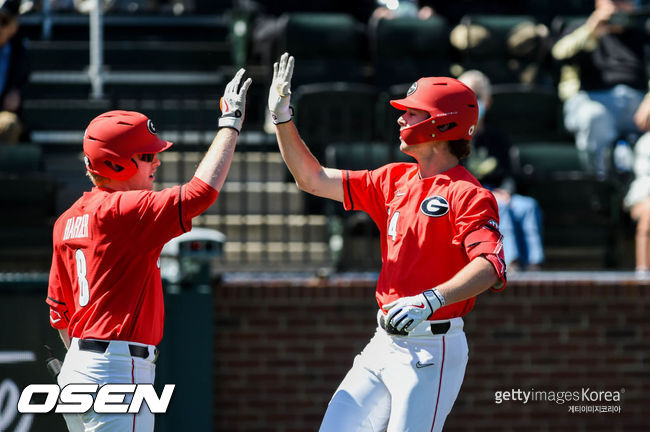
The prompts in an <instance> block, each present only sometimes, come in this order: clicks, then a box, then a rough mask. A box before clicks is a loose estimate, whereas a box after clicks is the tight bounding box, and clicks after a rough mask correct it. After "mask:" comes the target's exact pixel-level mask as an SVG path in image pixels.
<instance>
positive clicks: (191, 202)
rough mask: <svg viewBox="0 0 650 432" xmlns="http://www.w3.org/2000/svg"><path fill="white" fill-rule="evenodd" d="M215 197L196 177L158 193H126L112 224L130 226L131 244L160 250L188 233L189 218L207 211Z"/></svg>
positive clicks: (190, 222) (209, 187) (190, 223)
mask: <svg viewBox="0 0 650 432" xmlns="http://www.w3.org/2000/svg"><path fill="white" fill-rule="evenodd" d="M217 195H218V193H217V191H216V190H215V189H214V188H212V187H211V186H210V185H208V184H207V183H205V182H203V181H202V180H200V179H198V178H197V177H194V178H192V180H191V181H189V182H188V183H186V184H183V185H180V186H174V187H172V188H168V189H163V190H162V191H159V192H154V191H129V192H125V193H124V194H123V195H122V196H121V197H120V200H119V204H118V206H117V209H116V211H117V213H118V214H116V215H115V216H116V217H115V218H114V220H115V221H119V223H120V224H125V223H126V224H130V225H131V228H133V229H132V230H131V232H132V233H133V237H132V239H133V240H134V244H137V243H135V241H136V239H138V240H141V241H146V242H147V244H148V245H149V246H151V247H157V246H162V245H164V244H165V243H167V242H168V241H169V240H171V239H172V238H174V237H176V236H179V235H181V234H182V233H184V232H187V231H189V230H191V229H192V218H193V217H195V216H198V215H199V214H201V213H203V212H204V211H205V210H206V209H207V208H208V207H210V206H211V205H212V203H214V201H215V200H216V199H217Z"/></svg>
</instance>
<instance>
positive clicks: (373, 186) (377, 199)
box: [342, 170, 387, 227]
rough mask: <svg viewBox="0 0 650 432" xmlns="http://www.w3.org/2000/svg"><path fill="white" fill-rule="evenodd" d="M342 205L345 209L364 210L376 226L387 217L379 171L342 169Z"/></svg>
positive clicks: (381, 223) (382, 223)
mask: <svg viewBox="0 0 650 432" xmlns="http://www.w3.org/2000/svg"><path fill="white" fill-rule="evenodd" d="M342 174H343V207H344V208H345V209H346V210H361V211H365V212H366V213H368V214H369V215H370V217H371V218H372V219H373V220H374V221H375V223H376V224H377V225H378V226H380V227H381V226H383V225H385V223H384V222H385V220H386V218H387V214H386V205H385V199H384V195H383V193H382V189H381V175H380V174H381V171H380V170H374V171H368V170H363V171H349V170H343V171H342Z"/></svg>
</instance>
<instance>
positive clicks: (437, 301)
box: [422, 288, 445, 311]
mask: <svg viewBox="0 0 650 432" xmlns="http://www.w3.org/2000/svg"><path fill="white" fill-rule="evenodd" d="M422 295H423V296H424V298H425V299H427V301H428V302H429V306H431V310H433V311H435V310H436V309H438V308H441V307H442V306H444V305H445V298H444V297H443V296H442V294H441V293H440V291H438V290H437V289H436V288H431V289H430V290H426V291H424V292H423V293H422ZM434 305H436V307H433V306H434Z"/></svg>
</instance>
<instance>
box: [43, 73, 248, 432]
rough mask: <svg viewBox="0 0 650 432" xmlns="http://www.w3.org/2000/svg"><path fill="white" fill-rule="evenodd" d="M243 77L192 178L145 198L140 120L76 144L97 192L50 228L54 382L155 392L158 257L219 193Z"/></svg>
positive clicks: (120, 427)
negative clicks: (57, 362) (62, 348)
mask: <svg viewBox="0 0 650 432" xmlns="http://www.w3.org/2000/svg"><path fill="white" fill-rule="evenodd" d="M244 72H245V71H244V70H243V69H241V70H240V71H239V72H238V73H237V74H236V75H235V77H234V79H233V80H232V81H231V82H230V83H229V84H228V85H227V86H226V90H225V93H224V96H223V98H222V99H221V110H222V112H223V114H222V116H221V117H220V118H219V122H218V123H219V128H220V129H219V131H218V133H217V135H216V137H215V138H214V141H213V142H212V145H211V146H210V148H209V149H208V151H207V153H206V154H205V156H204V158H203V160H202V161H201V163H200V165H199V167H198V168H197V170H196V172H195V174H194V177H193V178H192V179H191V180H190V181H189V182H187V183H185V184H183V185H180V186H175V187H172V188H168V189H164V190H161V191H159V192H155V191H153V190H152V188H153V181H154V175H155V172H156V169H157V168H158V167H159V166H160V160H159V159H158V157H157V154H158V153H159V152H162V151H165V150H167V149H168V148H169V147H170V146H171V145H172V143H170V142H167V141H163V140H161V139H160V138H158V136H157V135H156V130H155V128H154V126H153V124H152V122H151V120H149V119H148V118H147V117H146V116H145V115H143V114H140V113H137V112H130V111H110V112H107V113H104V114H102V115H100V116H98V117H96V118H95V119H94V120H93V121H91V122H90V124H89V125H88V128H87V129H86V132H85V134H84V141H83V150H84V154H85V162H86V169H87V171H88V175H89V177H90V178H91V180H92V182H93V184H94V185H95V187H93V188H92V190H91V191H90V192H85V193H84V194H83V196H82V197H81V198H79V200H77V202H75V203H74V204H73V205H72V207H70V208H69V209H68V210H66V211H65V212H64V213H63V214H62V215H61V216H60V217H59V219H58V220H57V221H56V223H55V225H54V232H53V242H54V254H53V257H52V268H51V271H50V279H49V289H48V296H47V303H48V305H49V306H50V323H51V325H52V326H53V327H54V328H56V329H58V330H59V332H60V333H61V337H62V339H63V341H64V343H65V345H66V347H67V348H68V352H67V354H66V356H65V361H64V362H63V366H62V369H61V373H60V375H59V377H58V383H59V385H60V386H61V387H64V386H65V385H67V384H70V383H92V384H99V385H100V386H101V385H103V384H106V383H138V384H140V383H153V381H154V374H155V364H154V362H155V360H156V357H157V349H156V345H157V344H158V343H159V342H160V340H161V338H162V334H163V320H164V315H165V311H164V305H163V292H162V284H161V279H160V260H159V255H160V252H161V249H162V247H163V245H164V244H165V243H166V242H167V241H169V240H171V239H172V238H174V237H176V236H178V235H180V234H182V233H184V232H187V231H189V230H190V229H191V227H192V218H193V217H195V216H197V215H199V214H201V213H203V212H204V211H205V210H206V209H207V208H208V207H209V206H210V205H212V203H213V202H214V201H215V199H216V198H217V195H218V193H219V190H220V189H221V187H222V185H223V183H224V181H225V178H226V175H227V173H228V169H229V167H230V162H231V160H232V156H233V152H234V149H235V145H236V142H237V137H238V135H239V131H240V130H241V127H242V123H243V121H244V108H245V102H246V92H247V91H248V87H249V86H250V84H251V80H250V78H249V79H248V80H246V81H245V82H244V83H243V84H242V85H241V88H240V82H241V79H242V76H243V74H244ZM66 422H67V424H68V428H69V429H70V431H83V430H86V431H90V430H92V431H97V432H99V431H153V428H154V416H153V414H152V413H151V412H149V410H148V409H147V407H146V404H144V405H143V408H142V409H141V411H140V413H139V414H137V415H136V414H97V413H95V412H94V411H92V410H91V411H88V412H87V413H85V414H82V415H66Z"/></svg>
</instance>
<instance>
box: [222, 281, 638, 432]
mask: <svg viewBox="0 0 650 432" xmlns="http://www.w3.org/2000/svg"><path fill="white" fill-rule="evenodd" d="M551 279H552V278H551ZM215 298H216V299H217V300H216V304H215V312H216V314H215V316H216V318H215V326H216V328H215V333H216V343H215V349H216V353H215V364H214V368H213V371H214V375H213V379H214V388H215V400H214V425H215V430H218V431H260V432H261V431H277V432H298V431H300V432H303V431H316V430H318V425H319V424H320V420H321V418H322V415H323V413H324V412H325V408H326V406H327V402H328V401H329V398H330V397H331V395H332V393H333V391H334V390H335V389H336V387H337V386H338V384H339V382H340V380H341V379H342V378H343V376H344V375H345V373H346V371H347V370H348V368H349V367H350V366H351V364H352V359H353V358H354V355H355V354H356V353H357V352H358V351H359V350H360V349H361V348H363V346H364V345H365V344H366V343H367V341H368V340H369V338H370V337H371V335H372V333H373V332H374V319H375V313H376V303H375V301H374V283H373V282H372V281H368V280H358V281H329V282H328V281H324V280H323V281H319V280H301V281H293V282H292V281H274V282H269V281H266V282H259V281H258V282H229V283H225V284H223V285H221V286H219V287H218V288H217V295H216V296H215ZM465 329H466V333H467V335H468V340H469V347H470V360H469V364H468V368H467V373H466V377H465V381H464V384H463V387H462V389H461V392H460V395H459V398H458V400H457V401H456V404H455V406H454V409H453V410H452V413H451V415H450V416H449V417H448V419H447V423H446V427H445V431H468V432H472V431H495V432H496V431H499V432H507V431H527V430H530V431H569V430H570V431H587V430H588V431H608V432H610V431H626V432H627V431H650V418H649V417H648V415H647V413H645V412H644V411H648V409H649V408H650V283H647V282H646V283H636V282H634V281H631V280H628V281H627V282H616V281H613V280H610V282H602V281H601V282H599V281H598V280H596V279H594V280H573V281H571V282H566V281H564V282H562V281H554V280H541V281H530V280H529V281H526V280H523V279H521V278H520V279H514V280H511V281H510V283H509V286H508V289H507V290H506V291H504V292H502V293H498V294H497V293H486V294H483V295H481V296H480V297H479V299H478V301H477V304H476V307H475V309H474V311H472V312H471V313H470V314H469V315H468V316H467V317H466V320H465ZM582 388H590V389H591V390H606V391H607V390H609V391H622V392H623V393H622V394H621V396H622V400H621V402H620V403H616V404H615V405H620V407H621V409H622V410H621V413H619V414H613V413H606V414H575V413H569V412H568V406H569V405H572V404H569V403H567V404H564V405H557V404H555V403H551V402H542V401H537V402H528V404H522V403H521V402H513V401H509V402H503V403H502V404H500V405H497V404H495V400H494V395H495V391H499V390H509V389H521V390H524V391H528V390H533V389H534V390H544V391H555V392H559V391H575V390H581V389H582ZM606 405H612V403H609V404H606ZM342 432H344V431H342Z"/></svg>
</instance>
